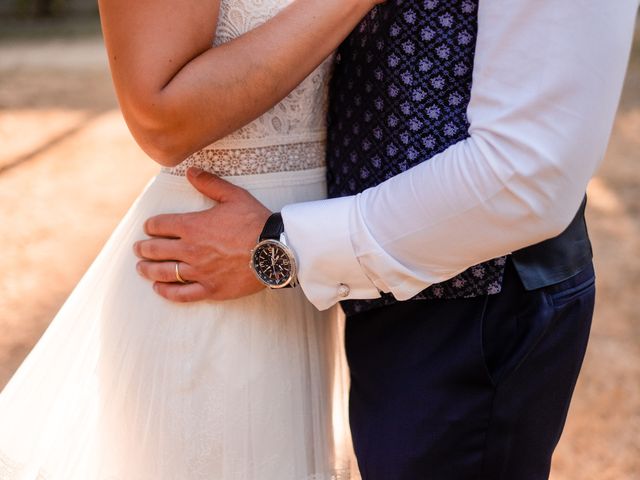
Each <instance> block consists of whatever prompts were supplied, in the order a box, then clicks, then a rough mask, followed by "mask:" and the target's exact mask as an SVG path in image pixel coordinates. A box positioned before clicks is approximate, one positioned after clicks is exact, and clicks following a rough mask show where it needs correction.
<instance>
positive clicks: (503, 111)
mask: <svg viewBox="0 0 640 480" xmlns="http://www.w3.org/2000/svg"><path fill="white" fill-rule="evenodd" d="M637 9H638V0H616V1H609V2H604V1H602V0H582V1H580V2H578V1H569V2H558V1H557V0H535V1H534V0H518V1H512V0H492V1H484V2H483V1H481V2H479V11H478V15H479V17H478V39H477V46H476V56H475V64H474V73H473V87H472V90H471V101H470V104H469V107H468V111H467V115H468V118H469V122H470V129H469V137H468V138H467V139H466V140H464V141H461V142H459V143H456V144H454V145H452V146H451V147H449V148H448V149H447V150H445V151H444V152H442V153H440V154H438V155H436V156H434V157H432V158H431V159H429V161H427V162H423V163H421V164H419V165H417V166H415V167H413V168H412V169H410V170H407V171H406V172H404V173H402V174H400V175H397V176H396V177H394V178H391V179H389V180H388V181H386V182H384V183H382V184H380V185H378V186H377V187H375V188H371V189H368V190H366V191H365V192H363V193H362V194H359V195H356V196H352V197H344V198H341V199H333V200H324V201H318V202H310V203H302V204H296V205H288V206H286V207H285V208H284V209H283V211H282V214H283V218H284V223H285V231H286V234H287V238H288V242H289V244H290V245H291V247H292V248H293V250H294V251H295V252H296V255H297V256H298V259H299V281H300V284H301V286H302V288H303V290H304V292H305V294H306V296H307V297H308V298H309V300H310V301H311V302H312V303H313V304H314V305H315V306H316V307H318V308H319V309H326V308H328V307H330V306H331V305H333V304H335V303H336V302H338V301H340V300H344V299H365V298H375V297H377V296H379V292H380V291H383V292H391V293H392V294H393V295H394V296H395V297H396V298H397V299H398V300H406V299H409V298H411V297H412V296H414V295H415V294H417V293H418V292H420V291H421V290H423V289H425V288H427V287H428V286H429V285H431V284H433V283H438V282H441V281H444V280H447V279H449V278H451V277H453V276H455V275H456V274H458V273H460V272H462V271H464V270H466V269H467V268H468V267H470V266H472V265H475V264H478V263H481V262H483V261H486V260H489V259H491V258H496V257H499V256H502V255H505V254H508V253H510V252H512V251H514V250H517V249H520V248H523V247H525V246H528V245H532V244H534V243H537V242H539V241H542V240H544V239H547V238H551V237H553V236H555V235H558V234H559V233H561V232H562V231H563V230H564V229H565V228H566V226H567V225H568V224H569V223H570V221H571V219H572V218H573V216H574V215H575V212H576V211H577V209H578V207H579V204H580V202H581V200H582V198H583V196H584V192H585V190H586V187H587V183H588V181H589V179H590V178H591V176H592V175H593V174H594V172H595V170H596V168H597V167H598V165H599V164H600V162H601V160H602V158H603V156H604V152H605V149H606V146H607V143H608V139H609V136H610V133H611V128H612V125H613V120H614V117H615V112H616V109H617V105H618V102H619V98H620V93H621V90H622V84H623V81H624V75H625V71H626V66H627V62H628V58H629V52H630V47H631V40H632V38H633V31H634V24H635V20H636V16H637Z"/></svg>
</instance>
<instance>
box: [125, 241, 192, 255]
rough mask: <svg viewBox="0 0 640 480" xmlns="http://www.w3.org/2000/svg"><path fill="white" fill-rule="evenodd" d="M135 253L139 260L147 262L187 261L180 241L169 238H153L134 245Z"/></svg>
mask: <svg viewBox="0 0 640 480" xmlns="http://www.w3.org/2000/svg"><path fill="white" fill-rule="evenodd" d="M133 251H134V253H135V254H136V256H138V257H139V258H142V259H146V260H156V261H163V260H186V258H185V253H186V252H185V251H184V248H183V247H182V246H181V243H180V240H172V239H169V238H151V239H149V240H140V241H139V242H136V243H134V245H133Z"/></svg>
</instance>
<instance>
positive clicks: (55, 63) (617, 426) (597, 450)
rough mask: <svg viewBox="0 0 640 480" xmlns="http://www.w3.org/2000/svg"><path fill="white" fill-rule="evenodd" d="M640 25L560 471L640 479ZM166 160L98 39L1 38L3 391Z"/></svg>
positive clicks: (595, 199)
mask: <svg viewBox="0 0 640 480" xmlns="http://www.w3.org/2000/svg"><path fill="white" fill-rule="evenodd" d="M639 159H640V34H639V35H637V41H636V46H635V52H634V55H633V60H632V63H631V68H630V71H629V75H628V78H627V83H626V88H625V92H624V95H623V101H622V104H621V108H620V111H619V114H618V118H617V121H616V125H615V129H614V132H613V135H612V141H611V145H610V147H609V150H608V153H607V157H606V161H605V162H604V165H603V167H602V169H601V170H600V172H599V173H598V176H597V177H596V178H595V179H594V180H593V182H592V183H591V185H590V188H589V194H590V204H589V209H588V216H589V224H590V229H591V233H592V236H593V243H594V250H595V257H596V266H597V273H598V300H597V312H596V316H595V319H594V326H593V333H592V337H591V342H590V345H589V350H588V353H587V358H586V360H585V365H584V369H583V373H582V376H581V378H580V381H579V384H578V386H577V390H576V394H575V397H574V401H573V404H572V407H571V411H570V414H569V419H568V422H567V426H566V429H565V433H564V436H563V438H562V440H561V442H560V445H559V447H558V449H557V453H556V456H555V459H554V466H553V473H552V479H553V480H638V479H640V314H639V313H638V312H639V310H638V308H637V301H638V296H639V294H640V286H639V285H640V168H639V165H638V160H639ZM157 170H158V168H157V167H156V166H155V165H154V164H153V163H152V162H151V161H150V160H149V159H148V158H146V157H145V155H144V154H143V153H142V152H141V151H140V150H139V148H138V147H137V146H136V145H135V144H134V142H133V141H132V139H131V137H130V135H129V134H128V132H127V129H126V127H125V125H124V122H123V120H122V117H121V116H120V114H119V112H118V109H117V103H116V101H115V99H114V96H113V94H112V90H111V83H110V78H109V74H108V71H107V67H106V58H105V54H104V51H103V47H102V43H101V41H100V39H99V38H98V37H93V36H90V37H86V36H85V37H82V38H72V39H66V40H65V39H50V38H49V39H40V40H37V41H33V40H31V41H28V40H15V39H14V40H8V39H1V40H0V252H2V253H1V254H0V272H2V274H1V275H0V388H1V387H2V386H3V385H4V384H5V383H6V382H7V381H8V379H9V378H10V376H11V374H12V373H13V372H14V371H15V369H16V368H17V367H18V365H19V364H20V362H21V361H22V360H23V359H24V357H25V355H26V354H27V353H28V352H29V350H30V349H31V348H32V346H33V345H34V343H35V342H36V341H37V340H38V338H39V337H40V335H41V334H42V332H43V331H44V329H45V328H46V326H47V325H48V323H49V322H50V320H51V319H52V317H53V315H54V314H55V312H56V311H57V310H58V308H59V307H60V306H61V304H62V302H63V301H64V299H65V298H66V296H67V295H68V294H69V292H70V291H71V289H72V288H73V286H74V285H75V283H76V282H77V281H78V279H79V277H80V276H81V275H82V273H83V272H84V271H85V269H86V268H87V266H88V265H89V264H90V262H91V260H92V259H93V258H94V256H95V255H96V253H97V251H98V250H99V249H100V247H101V246H102V244H103V243H104V241H105V240H106V238H107V236H108V235H109V233H110V232H111V231H112V229H113V228H114V226H115V225H116V224H117V222H118V220H119V219H120V218H121V217H122V215H123V214H124V212H125V211H126V210H127V208H128V207H129V205H130V204H131V203H132V201H133V199H134V198H135V197H136V195H137V194H138V193H139V192H140V190H141V189H142V187H143V186H144V184H145V183H146V182H147V180H148V179H149V178H150V177H151V176H152V175H153V174H154V173H155V172H156V171H157Z"/></svg>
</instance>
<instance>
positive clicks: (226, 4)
mask: <svg viewBox="0 0 640 480" xmlns="http://www.w3.org/2000/svg"><path fill="white" fill-rule="evenodd" d="M291 1H292V0H222V2H221V5H220V15H219V18H218V25H217V29H216V38H215V41H214V45H216V46H217V45H221V44H223V43H226V42H228V41H230V40H233V39H234V38H237V37H239V36H240V35H242V34H244V33H247V32H249V31H250V30H252V29H254V28H256V27H257V26H259V25H261V24H262V23H264V22H266V21H267V20H269V19H270V18H272V17H273V16H275V15H276V14H277V13H278V12H279V11H280V10H282V9H283V8H284V7H286V6H287V5H288V4H289V3H291ZM332 64H333V61H332V58H330V59H327V60H326V61H325V62H324V63H323V64H322V65H320V66H319V67H318V68H317V69H316V70H315V71H314V72H313V73H311V75H309V76H308V77H307V78H306V79H305V80H304V81H303V82H302V83H301V84H300V85H299V86H298V87H297V88H295V89H294V90H293V91H292V92H291V93H290V94H289V95H288V96H287V97H286V98H284V99H283V100H282V101H281V102H280V103H278V104H277V105H276V106H275V107H273V108H272V109H271V110H269V111H268V112H266V113H265V114H264V115H262V116H261V117H259V118H257V119H256V120H254V121H253V122H251V123H249V124H247V125H245V126H244V127H243V128H241V129H239V130H237V131H235V132H233V133H232V134H230V135H228V136H227V137H225V138H223V139H221V140H218V141H217V142H215V143H213V144H212V145H209V146H208V147H206V148H204V149H203V150H201V151H199V152H196V153H195V154H193V155H191V156H190V157H188V158H187V159H186V160H185V161H184V162H182V163H181V164H180V165H178V166H177V167H174V168H165V169H163V171H165V172H169V173H173V174H178V175H184V173H185V171H186V169H187V168H188V167H190V166H198V167H200V168H203V169H205V170H208V171H212V172H215V173H217V174H219V175H249V174H259V173H268V172H278V171H292V170H304V169H308V168H317V167H320V166H323V165H324V142H325V138H326V108H327V96H328V80H329V75H330V72H331V67H332Z"/></svg>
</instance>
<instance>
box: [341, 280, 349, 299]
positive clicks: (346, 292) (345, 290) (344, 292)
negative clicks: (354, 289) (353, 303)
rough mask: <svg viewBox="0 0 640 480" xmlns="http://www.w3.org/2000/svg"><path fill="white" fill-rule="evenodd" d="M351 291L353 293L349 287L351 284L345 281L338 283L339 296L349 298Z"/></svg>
mask: <svg viewBox="0 0 640 480" xmlns="http://www.w3.org/2000/svg"><path fill="white" fill-rule="evenodd" d="M350 293H351V289H350V288H349V285H345V284H344V283H341V284H340V285H338V296H339V297H341V298H347V297H348V296H349V294H350Z"/></svg>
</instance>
